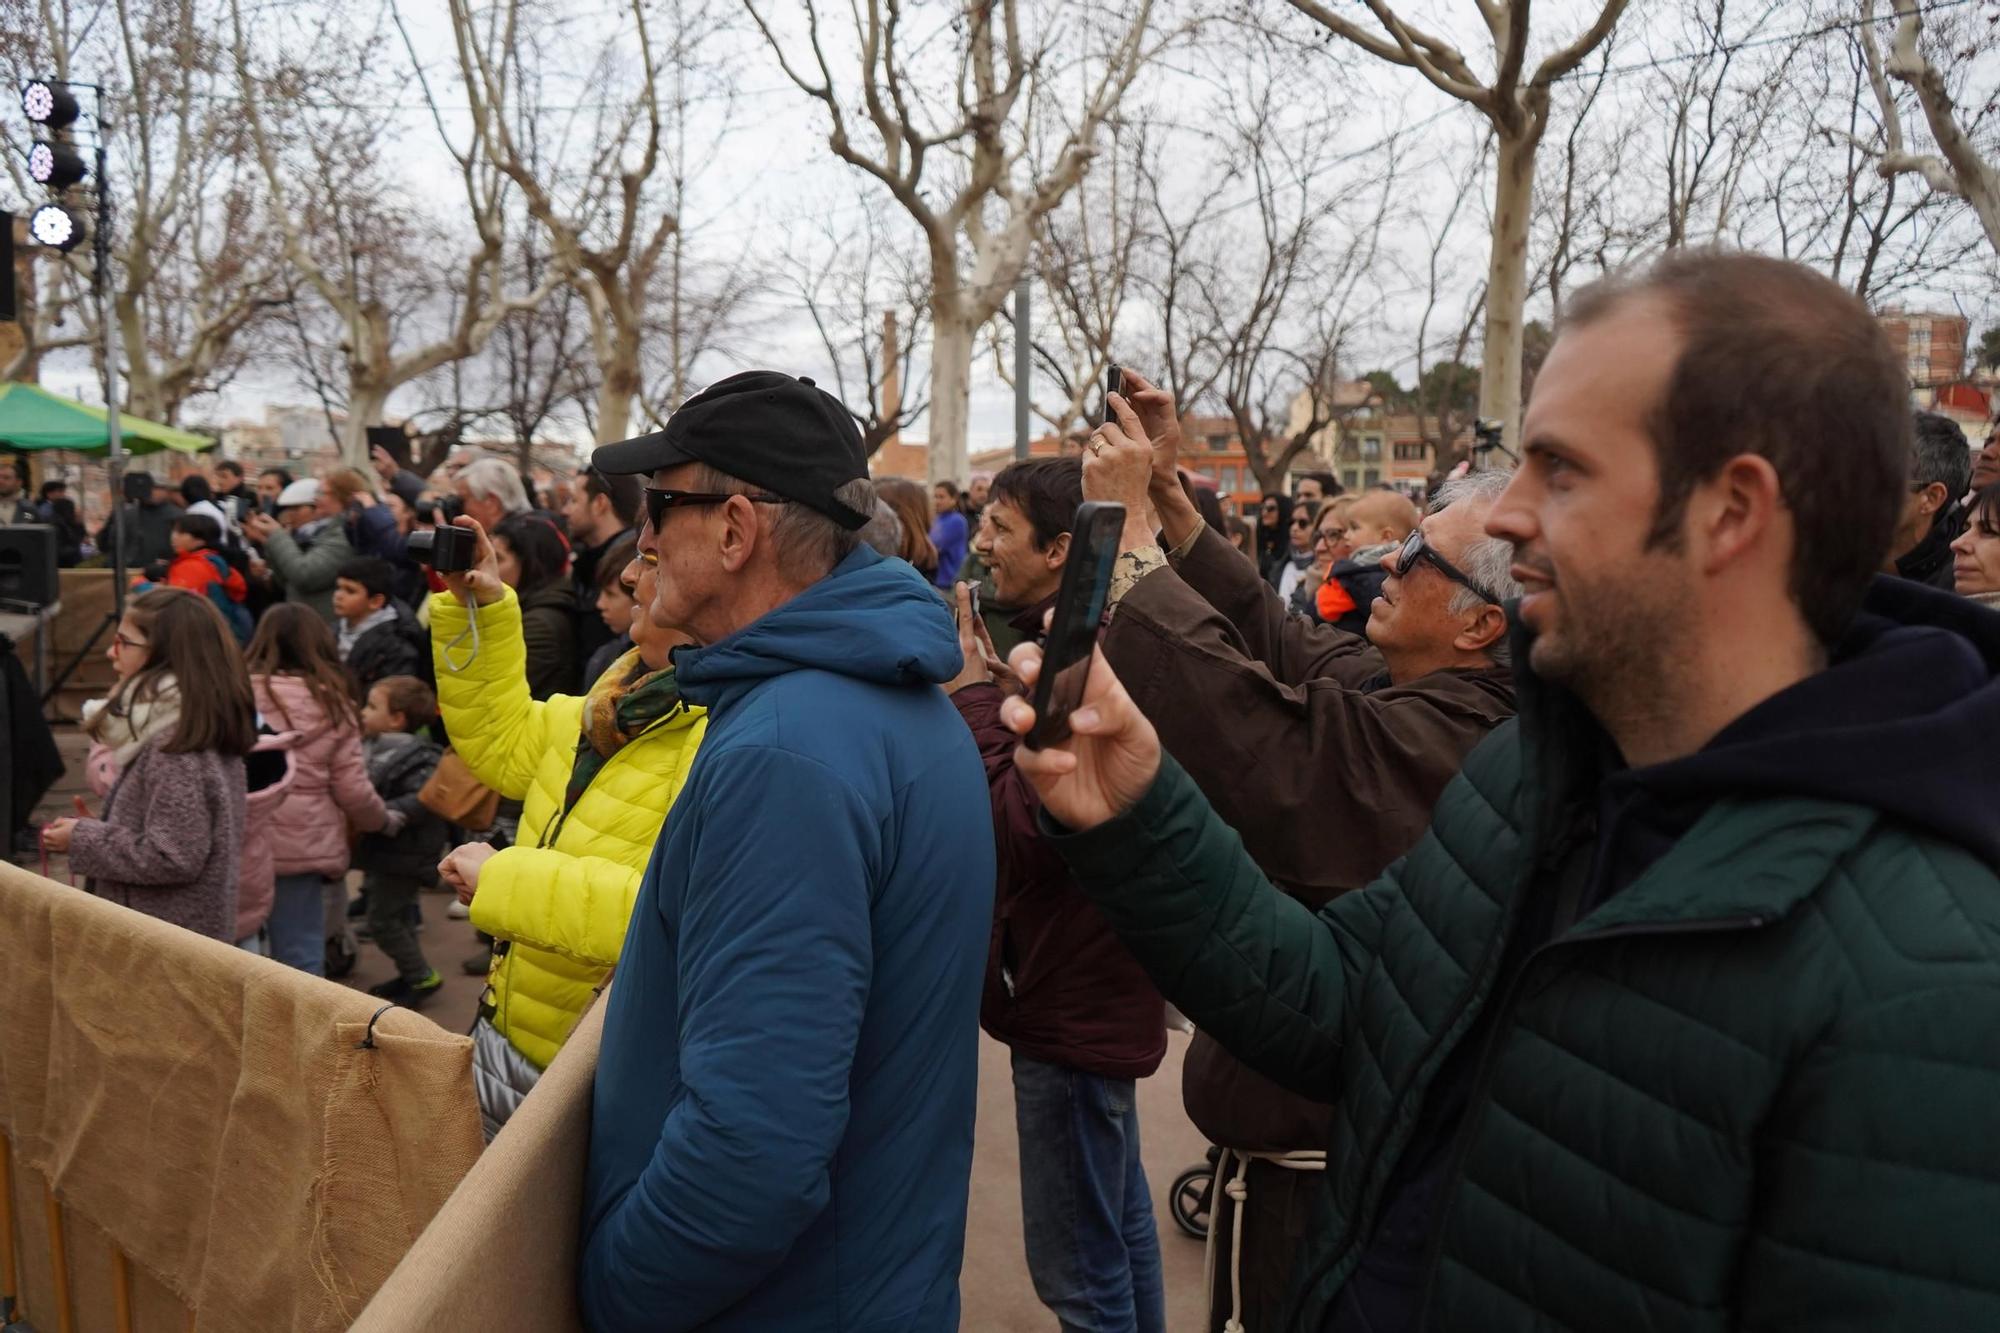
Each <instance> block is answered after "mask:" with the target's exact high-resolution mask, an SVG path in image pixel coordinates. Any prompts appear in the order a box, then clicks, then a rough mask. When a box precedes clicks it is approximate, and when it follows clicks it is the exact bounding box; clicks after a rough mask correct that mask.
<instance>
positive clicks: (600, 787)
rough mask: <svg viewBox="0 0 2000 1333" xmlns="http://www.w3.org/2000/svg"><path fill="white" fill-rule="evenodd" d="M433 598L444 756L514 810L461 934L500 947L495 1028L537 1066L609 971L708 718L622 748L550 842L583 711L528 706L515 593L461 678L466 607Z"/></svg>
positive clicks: (677, 716) (485, 624)
mask: <svg viewBox="0 0 2000 1333" xmlns="http://www.w3.org/2000/svg"><path fill="white" fill-rule="evenodd" d="M430 600H431V605H432V611H431V653H432V656H433V659H434V661H435V662H436V665H437V680H438V706H439V708H440V710H441V711H442V712H443V713H444V723H445V727H446V729H447V730H449V731H450V733H451V744H452V748H453V749H455V750H457V751H458V754H459V757H460V758H462V759H463V760H465V762H466V764H467V766H468V767H470V768H471V769H472V771H473V773H474V774H476V775H477V776H478V778H479V780H480V781H481V782H484V783H485V784H486V785H487V786H489V787H491V788H493V789H494V790H495V791H497V792H499V793H500V794H501V795H502V796H506V797H510V798H512V799H514V800H518V801H521V802H523V808H522V813H521V831H520V836H519V837H518V838H517V839H516V845H515V846H513V847H509V848H508V849H507V850H505V851H503V852H500V853H498V854H497V855H495V856H493V857H492V858H491V859H489V860H488V861H487V862H486V865H485V867H484V868H483V869H482V870H481V871H480V873H479V891H478V893H477V894H475V895H474V897H473V900H472V923H473V924H474V925H476V926H478V927H479V928H480V929H481V930H483V931H485V932H487V933H488V934H489V935H493V936H495V937H496V938H498V939H502V940H506V941H508V942H509V944H508V947H507V949H506V950H505V951H503V952H500V953H499V955H498V957H497V958H496V960H495V962H494V966H493V971H492V974H491V975H490V976H489V977H488V986H489V987H490V994H489V995H488V997H487V999H488V1001H489V1003H490V1004H491V1005H492V1006H493V1010H494V1012H493V1025H494V1026H495V1027H496V1028H498V1029H499V1030H500V1032H501V1034H502V1035H503V1036H505V1037H506V1038H507V1040H508V1041H510V1042H512V1043H513V1045H514V1048H515V1049H516V1050H518V1051H520V1052H521V1054H522V1055H525V1056H526V1057H528V1059H530V1060H532V1061H534V1063H535V1065H536V1066H537V1067H538V1068H546V1067H547V1066H548V1063H549V1061H550V1060H553V1059H554V1058H555V1054H556V1052H557V1051H558V1050H560V1049H561V1048H562V1044H563V1042H564V1041H566V1040H568V1038H569V1034H570V1029H571V1028H573V1027H575V1026H576V1021H577V1019H578V1017H579V1016H581V1015H582V1013H583V1009H584V1006H585V1005H587V1004H588V1003H589V1002H590V997H591V995H592V993H593V992H594V991H595V990H596V988H597V987H599V986H601V985H603V984H604V979H605V978H606V977H607V976H608V975H609V974H610V972H611V965H612V964H613V963H615V962H617V961H618V951H619V949H620V947H622V946H623V944H624V942H625V923H626V921H627V919H628V918H630V916H631V915H632V903H633V900H634V899H636V898H637V897H638V896H639V880H640V877H641V876H642V875H643V874H644V873H645V870H646V861H647V859H648V858H649V857H651V856H652V854H653V844H654V842H656V841H657V840H658V838H659V835H660V826H661V824H663V823H664V822H665V820H666V814H667V810H668V809H669V807H671V806H672V805H673V803H674V798H675V797H677V796H679V795H680V790H681V786H682V784H684V783H685V782H686V781H687V774H688V769H689V768H690V767H691V766H692V765H693V764H694V756H695V750H696V748H697V747H698V746H699V745H700V744H701V737H702V733H703V732H704V731H706V730H707V728H708V715H707V713H706V712H704V711H703V710H702V709H699V708H682V709H680V710H679V711H678V712H676V713H674V714H673V716H671V717H667V718H662V719H661V720H660V721H659V722H657V723H655V724H654V725H653V726H652V727H651V728H650V729H648V730H647V731H646V732H644V733H643V734H641V735H640V736H639V737H637V738H636V739H634V740H633V741H631V742H630V743H628V744H627V745H626V746H625V747H624V748H623V749H621V750H620V751H619V752H618V753H617V754H616V755H613V756H612V758H611V761H610V762H609V763H607V764H606V765H605V766H604V767H603V768H602V769H600V770H599V771H598V774H597V777H596V779H595V780H594V781H593V782H592V783H591V784H590V787H589V788H588V789H587V790H586V791H585V792H584V793H583V795H582V797H581V798H579V799H578V801H577V803H576V808H575V809H573V810H571V811H570V813H569V817H568V818H567V819H565V820H562V821H561V823H560V825H559V826H558V827H557V828H556V829H555V830H554V831H553V837H551V836H550V834H551V830H550V824H551V823H552V822H554V821H555V820H556V816H557V815H558V814H559V813H560V811H561V810H562V799H563V789H564V787H566V786H567V785H568V783H569V775H570V769H571V767H572V765H573V763H574V761H575V758H576V744H577V741H578V739H579V738H580V737H581V735H582V727H583V700H582V699H580V698H576V697H574V696H571V695H563V694H558V695H554V696H552V697H550V698H548V699H545V700H543V701H541V702H540V703H537V702H535V701H534V700H533V699H531V698H529V697H528V677H527V649H526V646H525V644H524V643H523V640H522V637H521V606H520V603H519V602H518V601H516V600H515V597H514V591H513V589H511V588H510V589H508V590H507V593H506V595H505V596H504V597H503V598H502V599H501V600H500V601H498V602H496V603H494V604H493V605H491V606H484V607H481V608H480V609H479V653H478V656H477V657H475V658H474V659H473V661H472V663H471V664H470V665H469V666H467V667H466V668H465V669H464V670H462V671H460V670H454V669H453V668H452V667H450V666H449V665H447V664H446V662H445V653H444V651H443V648H444V645H446V644H448V643H450V642H452V640H454V639H456V638H457V637H458V636H459V634H460V633H461V632H462V631H463V630H465V628H466V623H467V612H466V609H465V608H464V607H463V606H461V605H460V604H459V602H458V600H457V599H456V598H454V597H451V596H449V595H439V596H436V597H433V598H431V599H430ZM469 644H470V640H469V639H468V640H465V641H461V642H460V644H459V646H458V647H457V648H455V649H453V650H452V652H451V656H452V658H453V659H455V660H462V659H463V658H464V656H465V653H466V651H467V648H468V646H469ZM545 841H546V842H547V845H546V846H544V845H543V844H544V842H545Z"/></svg>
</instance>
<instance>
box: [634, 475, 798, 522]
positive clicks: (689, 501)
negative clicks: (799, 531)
mask: <svg viewBox="0 0 2000 1333" xmlns="http://www.w3.org/2000/svg"><path fill="white" fill-rule="evenodd" d="M737 494H742V495H743V498H744V499H746V500H749V501H751V502H753V503H755V504H764V505H784V504H790V503H791V501H790V500H788V499H786V498H785V497H784V496H782V495H772V494H771V493H769V492H768V491H750V492H748V493H744V492H737V493H735V494H729V495H724V494H722V493H721V492H719V491H667V490H661V489H660V488H659V487H657V486H648V487H647V488H646V522H647V523H648V524H650V525H651V526H652V529H653V531H655V532H658V531H659V530H660V520H661V519H662V518H665V517H666V514H667V511H668V510H669V509H694V508H699V507H701V506H703V505H719V504H726V503H728V502H729V501H731V500H733V499H735V498H736V495H737Z"/></svg>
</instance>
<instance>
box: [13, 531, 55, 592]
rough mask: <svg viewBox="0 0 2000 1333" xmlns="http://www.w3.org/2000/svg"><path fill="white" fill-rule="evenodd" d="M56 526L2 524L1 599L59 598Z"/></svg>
mask: <svg viewBox="0 0 2000 1333" xmlns="http://www.w3.org/2000/svg"><path fill="white" fill-rule="evenodd" d="M57 587H58V585H57V582H56V530H55V529H54V528H50V527H44V526H42V525H41V524H39V523H17V524H11V525H6V524H0V602H27V603H29V604H31V605H34V606H47V605H48V604H49V603H50V602H53V601H55V600H56V596H57V592H56V590H57Z"/></svg>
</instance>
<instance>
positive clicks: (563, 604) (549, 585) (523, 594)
mask: <svg viewBox="0 0 2000 1333" xmlns="http://www.w3.org/2000/svg"><path fill="white" fill-rule="evenodd" d="M514 597H515V599H516V600H517V601H519V602H520V604H521V609H522V610H523V611H526V610H528V609H529V608H530V607H539V606H554V607H560V608H561V609H563V610H565V611H574V610H575V609H576V594H575V592H573V591H572V590H571V589H570V585H569V581H568V580H567V579H560V578H555V579H550V580H549V581H548V582H546V583H540V584H537V585H535V586H534V587H532V588H526V589H519V590H516V592H515V594H514Z"/></svg>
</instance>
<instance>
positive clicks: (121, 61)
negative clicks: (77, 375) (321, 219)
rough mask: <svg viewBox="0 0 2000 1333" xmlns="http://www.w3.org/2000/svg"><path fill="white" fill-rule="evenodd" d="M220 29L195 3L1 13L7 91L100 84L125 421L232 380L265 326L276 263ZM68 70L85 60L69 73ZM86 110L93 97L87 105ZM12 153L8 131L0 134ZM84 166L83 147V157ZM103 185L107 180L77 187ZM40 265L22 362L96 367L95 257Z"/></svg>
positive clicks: (20, 182) (17, 169)
mask: <svg viewBox="0 0 2000 1333" xmlns="http://www.w3.org/2000/svg"><path fill="white" fill-rule="evenodd" d="M219 17H220V13H219V11H217V10H216V9H215V8H214V6H213V5H211V4H209V3H205V0H160V2H159V3H157V4H149V5H137V4H134V3H132V2H131V0H111V3H96V4H86V3H81V2H73V3H57V2H51V3H43V4H40V5H38V6H37V8H36V11H35V13H34V14H33V16H32V17H30V16H29V14H28V11H27V8H26V6H25V5H10V6H8V7H7V12H6V18H5V19H4V20H0V25H4V27H5V28H7V29H9V30H10V31H9V32H8V34H7V36H8V40H5V41H0V49H5V50H7V51H9V52H10V53H11V55H10V58H9V62H8V63H10V64H11V65H12V66H13V69H12V72H13V73H14V74H15V75H16V76H17V86H18V80H19V79H24V78H27V77H30V76H32V77H46V76H48V75H49V74H50V73H51V72H53V73H54V74H55V75H56V76H57V77H58V78H62V77H67V76H68V75H69V73H70V71H71V69H72V68H73V67H74V68H85V69H87V70H88V72H89V73H90V75H91V76H92V77H94V78H96V79H97V80H99V81H102V82H104V83H105V84H106V85H107V98H106V103H105V105H106V107H107V110H108V112H109V116H108V120H109V122H110V123H109V125H108V126H106V127H104V128H105V130H106V136H107V140H108V142H107V149H108V154H109V158H110V168H111V179H110V181H109V182H108V186H109V188H110V189H111V190H112V193H113V200H112V203H113V211H114V218H115V221H114V226H113V229H112V253H111V261H112V262H111V272H110V275H109V277H110V282H111V289H112V318H113V321H114V328H115V330H116V334H117V338H118V342H119V350H120V360H121V362H122V369H123V372H124V380H125V384H124V397H125V401H126V406H127V408H128V410H130V411H132V412H134V413H136V414H138V415H140V416H144V417H148V418H152V419H156V420H162V421H169V422H171V421H174V420H176V419H177V418H178V417H179V415H180V412H181V408H182V406H183V405H184V404H185V403H186V402H187V401H188V400H189V399H190V398H194V397H197V396H200V395H202V394H206V393H211V392H213V391H215V390H218V389H220V388H222V387H223V386H224V385H226V384H227V383H229V381H230V380H231V379H233V378H234V376H235V375H236V374H237V373H238V372H239V371H240V370H241V368H242V366H243V364H244V362H245V360H246V358H247V355H248V351H247V346H246V340H245V338H244V336H243V335H244V334H245V332H246V331H247V330H249V329H250V328H251V327H252V326H253V325H254V324H256V323H257V322H258V321H260V320H261V319H264V318H267V317H268V311H269V303H270V300H271V299H272V297H273V294H274V290H273V289H274V285H275V280H276V270H277V267H278V264H279V254H278V246H277V244H276V240H275V236H274V233H273V229H272V228H271V227H270V226H269V225H268V223H267V222H266V220H265V218H264V212H263V209H262V208H261V207H260V206H259V204H260V200H261V192H260V182H259V181H258V180H257V178H256V166H255V162H254V159H253V158H252V156H251V155H250V153H249V151H248V144H247V141H246V139H245V137H244V135H243V134H242V131H241V118H240V116H239V115H238V114H237V110H236V106H235V98H234V97H233V96H232V94H233V92H234V90H235V79H234V74H233V71H232V70H231V68H230V64H229V58H228V48H227V47H226V45H224V44H222V43H219V42H217V41H215V40H214V39H213V38H212V37H211V36H210V35H209V33H210V32H211V31H212V30H213V29H214V28H215V27H216V25H217V20H218V19H219ZM79 61H81V64H80V65H79V63H78V62H79ZM82 100H83V102H84V105H85V107H86V109H93V108H94V107H95V105H96V99H94V98H92V97H90V96H88V95H87V94H86V95H85V96H84V97H83V98H82ZM0 133H4V135H5V137H6V139H7V140H8V143H7V147H9V148H24V147H25V145H22V144H16V143H14V142H13V138H14V135H15V133H16V129H15V125H14V123H13V122H12V121H11V120H10V121H8V122H7V123H6V126H5V129H4V131H0ZM80 151H82V152H83V153H84V155H85V156H86V159H88V156H89V150H88V148H87V147H83V148H81V149H80ZM6 156H7V159H8V164H9V169H10V171H12V172H13V174H14V184H15V187H16V189H17V190H19V191H20V192H21V193H22V194H23V195H24V196H26V197H32V196H33V195H34V194H36V193H38V192H39V187H35V186H32V185H31V184H30V183H29V182H28V181H27V180H26V179H25V173H23V172H22V170H21V162H22V160H23V156H24V155H23V154H19V153H16V152H9V153H7V154H6ZM86 184H87V185H88V186H89V187H90V188H92V189H97V188H101V187H102V186H103V185H104V184H105V183H101V182H98V181H95V180H94V179H88V178H87V181H86ZM43 260H44V262H43V263H42V264H40V265H38V268H39V269H40V275H39V276H40V281H39V282H38V283H37V286H38V288H39V290H38V291H37V292H36V293H35V295H37V296H38V297H40V298H41V299H40V301H39V304H38V314H39V315H40V318H39V319H37V320H34V321H30V322H28V323H27V324H26V326H25V330H26V333H27V335H28V336H27V342H26V345H25V346H24V347H23V348H22V357H21V361H20V364H17V365H14V366H12V367H9V368H8V373H9V374H20V373H26V372H31V371H32V362H33V360H34V359H35V358H36V357H38V356H39V355H40V354H43V353H46V352H48V351H51V350H60V349H62V348H65V347H72V346H82V347H87V348H88V349H89V350H90V352H91V355H92V357H93V358H94V359H97V360H98V361H99V362H100V369H101V360H102V337H101V334H100V331H99V326H98V317H97V310H96V308H95V305H94V303H93V302H92V301H91V300H90V299H88V286H87V282H88V276H89V275H88V273H87V269H88V267H89V265H90V263H91V249H90V248H89V247H83V248H80V249H78V250H76V251H73V252H72V253H71V254H70V255H69V256H67V257H66V258H63V259H58V258H56V257H55V256H54V255H53V254H50V255H45V256H43Z"/></svg>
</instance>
